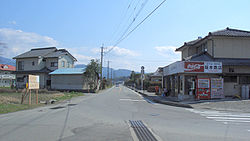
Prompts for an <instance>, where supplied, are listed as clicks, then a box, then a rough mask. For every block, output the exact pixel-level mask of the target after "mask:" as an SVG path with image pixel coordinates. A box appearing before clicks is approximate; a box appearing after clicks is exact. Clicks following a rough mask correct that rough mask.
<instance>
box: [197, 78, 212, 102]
mask: <svg viewBox="0 0 250 141" xmlns="http://www.w3.org/2000/svg"><path fill="white" fill-rule="evenodd" d="M196 98H197V99H210V98H211V92H210V79H209V78H199V79H197V86H196Z"/></svg>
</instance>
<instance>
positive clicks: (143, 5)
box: [105, 0, 148, 54]
mask: <svg viewBox="0 0 250 141" xmlns="http://www.w3.org/2000/svg"><path fill="white" fill-rule="evenodd" d="M140 1H141V0H139V1H138V2H137V4H136V5H135V7H134V11H135V10H136V8H137V6H138V5H139V3H140ZM147 2H148V0H145V1H144V2H143V3H142V4H141V8H140V9H139V10H138V12H137V13H136V14H135V16H134V18H133V20H132V22H131V23H130V24H129V25H128V27H127V28H126V29H125V31H124V32H123V33H122V35H121V36H120V38H119V39H118V40H117V42H118V41H120V40H121V39H122V38H123V36H124V35H125V34H126V33H127V32H128V30H129V29H130V27H131V26H132V25H133V23H134V22H135V21H136V19H137V17H138V16H139V15H140V13H141V11H142V10H143V8H144V7H145V5H146V4H147ZM133 13H134V12H132V13H131V15H130V17H129V18H128V19H130V18H131V17H132V15H133ZM114 47H115V46H113V47H111V49H110V50H108V51H107V52H106V53H105V54H107V53H109V52H110V51H112V50H113V49H114Z"/></svg>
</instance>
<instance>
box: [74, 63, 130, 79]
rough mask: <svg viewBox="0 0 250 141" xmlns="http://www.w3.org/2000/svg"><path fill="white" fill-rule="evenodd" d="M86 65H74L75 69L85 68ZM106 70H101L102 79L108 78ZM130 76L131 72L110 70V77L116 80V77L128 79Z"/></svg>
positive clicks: (104, 68) (105, 68)
mask: <svg viewBox="0 0 250 141" xmlns="http://www.w3.org/2000/svg"><path fill="white" fill-rule="evenodd" d="M86 66H87V65H85V64H77V65H75V68H85V67H86ZM111 69H112V68H110V70H109V77H111ZM107 70H108V68H107V67H103V69H102V74H103V76H104V77H106V78H107V76H108V74H107V73H108V72H107ZM130 74H131V70H127V69H118V70H115V69H112V77H113V78H118V77H128V76H130Z"/></svg>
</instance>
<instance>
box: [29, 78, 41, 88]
mask: <svg viewBox="0 0 250 141" xmlns="http://www.w3.org/2000/svg"><path fill="white" fill-rule="evenodd" d="M28 89H39V75H29V81H28Z"/></svg>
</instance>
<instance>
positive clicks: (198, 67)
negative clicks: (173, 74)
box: [184, 62, 204, 72]
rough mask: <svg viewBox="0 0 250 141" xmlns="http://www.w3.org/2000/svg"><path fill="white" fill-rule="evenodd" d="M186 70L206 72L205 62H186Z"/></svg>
mask: <svg viewBox="0 0 250 141" xmlns="http://www.w3.org/2000/svg"><path fill="white" fill-rule="evenodd" d="M184 72H204V62H185V63H184Z"/></svg>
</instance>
